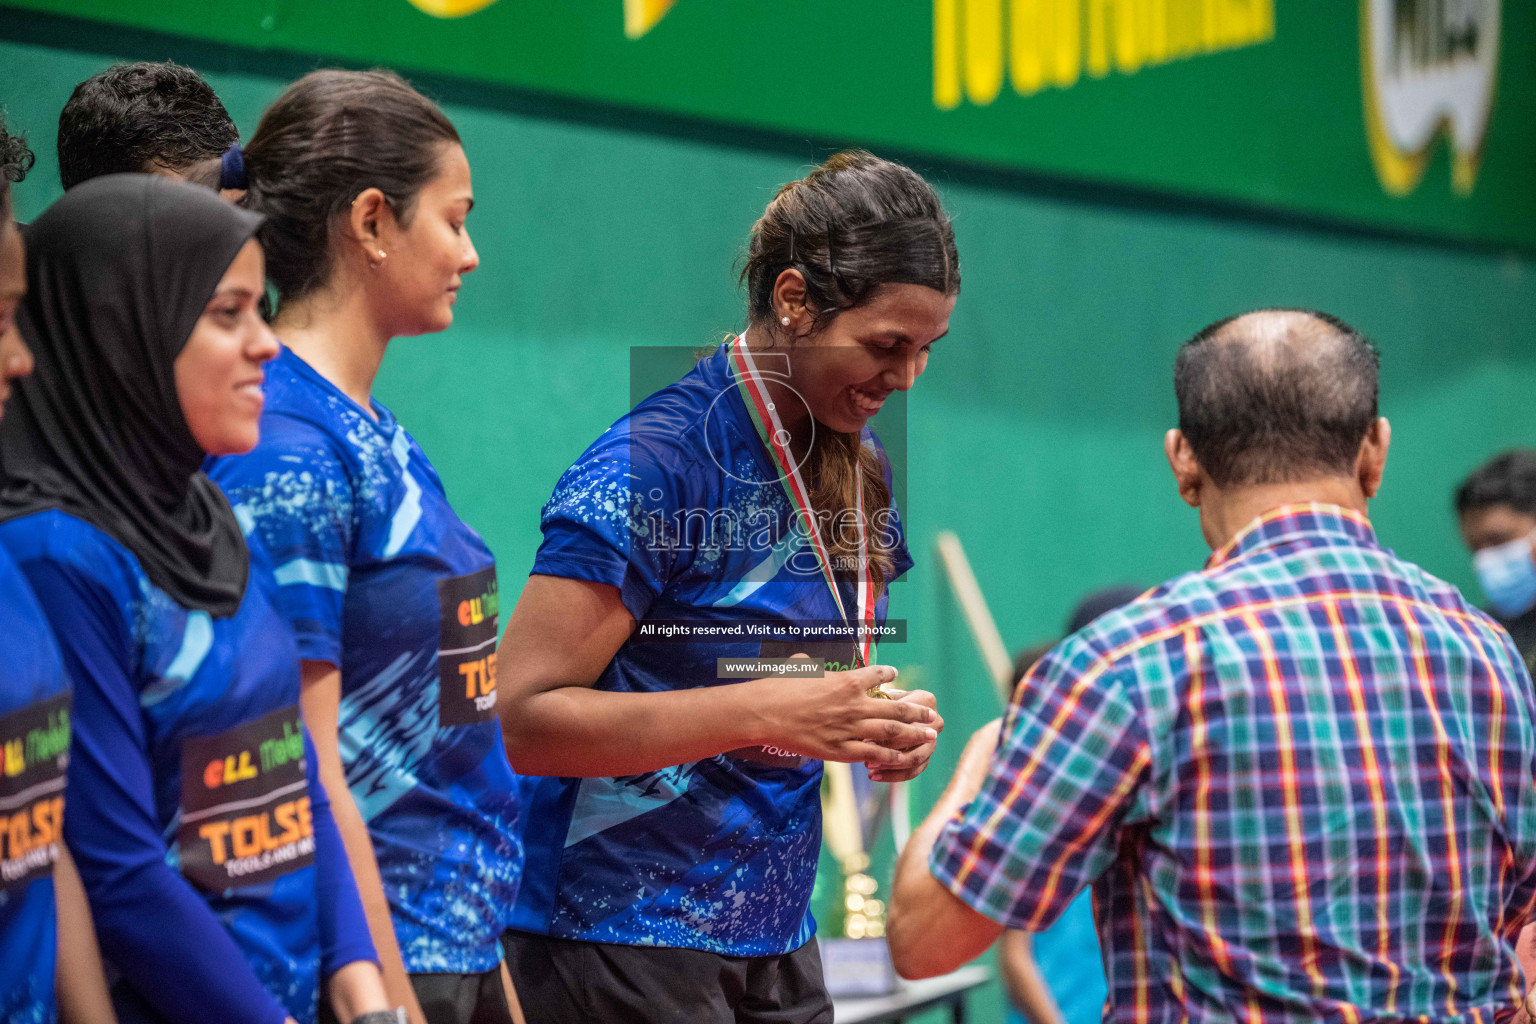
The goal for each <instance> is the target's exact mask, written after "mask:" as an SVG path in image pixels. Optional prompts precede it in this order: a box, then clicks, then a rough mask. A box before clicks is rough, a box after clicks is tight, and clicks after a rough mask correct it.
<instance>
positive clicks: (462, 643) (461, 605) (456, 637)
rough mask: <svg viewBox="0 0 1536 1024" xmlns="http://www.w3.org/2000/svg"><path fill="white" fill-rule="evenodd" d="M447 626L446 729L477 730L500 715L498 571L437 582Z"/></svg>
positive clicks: (442, 664) (442, 713)
mask: <svg viewBox="0 0 1536 1024" xmlns="http://www.w3.org/2000/svg"><path fill="white" fill-rule="evenodd" d="M437 599H438V603H439V604H440V605H441V607H442V616H443V620H442V621H443V625H442V633H441V639H440V640H439V642H438V649H437V674H438V691H439V692H438V711H439V720H440V722H441V723H442V724H443V725H474V724H475V723H476V722H485V721H488V720H490V718H491V717H492V716H494V715H495V714H496V615H497V612H498V611H499V610H500V605H499V601H498V598H497V593H496V567H495V566H494V565H491V566H487V567H486V568H484V569H481V570H480V571H479V572H475V573H470V574H469V575H468V576H454V577H452V578H450V579H445V580H438V581H437Z"/></svg>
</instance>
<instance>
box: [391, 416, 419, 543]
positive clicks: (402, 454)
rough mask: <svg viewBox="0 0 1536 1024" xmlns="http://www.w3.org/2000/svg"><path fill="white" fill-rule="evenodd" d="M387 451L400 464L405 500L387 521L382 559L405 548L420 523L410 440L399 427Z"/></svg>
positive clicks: (416, 484)
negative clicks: (387, 531)
mask: <svg viewBox="0 0 1536 1024" xmlns="http://www.w3.org/2000/svg"><path fill="white" fill-rule="evenodd" d="M389 450H390V451H391V452H393V453H394V456H395V461H396V462H398V463H400V479H401V481H402V482H403V483H404V484H405V498H404V499H402V500H401V502H400V507H399V508H397V509H395V514H394V516H393V518H391V519H390V521H389V543H388V544H387V545H385V547H384V557H385V558H393V557H395V556H396V555H398V554H399V553H400V549H401V548H403V547H405V542H406V540H407V539H409V537H410V536H411V531H412V530H414V529H416V524H417V523H418V522H420V521H421V485H420V484H418V483H417V482H416V480H415V478H414V477H412V476H411V439H410V436H409V435H408V434H406V432H405V428H404V427H401V426H396V427H395V436H394V437H393V438H392V439H391V440H390V442H389Z"/></svg>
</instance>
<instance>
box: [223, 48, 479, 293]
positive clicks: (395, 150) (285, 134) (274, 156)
mask: <svg viewBox="0 0 1536 1024" xmlns="http://www.w3.org/2000/svg"><path fill="white" fill-rule="evenodd" d="M458 142H459V133H458V131H457V130H455V128H454V127H453V122H451V121H449V120H448V118H447V117H446V116H445V115H444V114H443V112H442V111H441V110H439V109H438V108H437V105H436V104H435V103H433V102H432V101H431V100H429V99H427V98H426V97H425V96H423V95H421V93H419V92H417V91H416V90H415V89H413V88H411V86H410V85H409V84H408V83H407V82H406V81H405V80H404V79H403V78H401V77H400V76H399V75H396V74H395V73H394V72H392V71H334V70H327V71H312V72H310V73H309V74H307V75H305V76H304V77H303V78H301V79H299V80H298V81H297V82H294V83H293V84H292V85H291V86H289V87H288V89H287V90H286V91H285V92H284V93H283V94H282V95H281V96H279V97H278V98H277V99H276V100H275V101H274V102H273V104H272V105H271V106H270V107H268V108H267V111H266V113H264V114H262V115H261V123H260V124H258V125H257V126H256V134H255V135H253V136H251V141H250V143H249V144H248V145H247V146H246V147H245V171H246V177H247V180H248V182H249V188H248V190H247V191H246V197H245V203H246V205H248V206H250V207H252V208H253V209H256V210H259V211H261V212H262V213H264V214H266V216H267V220H266V223H265V224H263V225H262V227H261V232H260V235H259V237H260V238H261V244H262V246H263V247H264V248H265V249H266V253H267V276H268V277H269V278H270V279H271V281H272V284H273V285H274V287H276V289H277V294H278V298H279V301H281V302H289V301H292V300H294V299H297V298H299V297H301V296H303V295H306V294H308V293H309V292H311V291H313V290H314V289H316V288H318V287H320V286H321V285H322V284H324V283H325V281H326V278H327V277H328V276H329V274H330V269H331V255H332V254H331V232H332V231H333V230H334V229H335V227H336V226H337V225H338V224H339V223H340V222H341V219H342V218H343V216H344V215H345V214H346V213H347V211H348V210H349V209H350V207H351V205H352V202H353V200H355V199H356V198H357V196H358V195H359V194H360V193H362V192H363V191H365V190H367V189H370V188H377V189H378V190H379V191H381V192H383V193H384V197H385V199H386V200H387V201H388V202H389V205H390V206H391V207H392V208H393V209H394V211H395V216H397V217H398V218H400V222H401V224H402V225H407V226H408V225H409V224H410V221H411V216H412V214H413V213H414V211H415V201H416V197H417V195H418V194H419V193H420V192H421V189H422V187H423V186H425V185H426V184H427V183H428V182H430V181H431V180H432V179H433V178H435V177H436V176H437V175H438V174H439V173H440V169H441V163H442V149H443V146H444V145H446V144H449V143H454V144H457V143H458Z"/></svg>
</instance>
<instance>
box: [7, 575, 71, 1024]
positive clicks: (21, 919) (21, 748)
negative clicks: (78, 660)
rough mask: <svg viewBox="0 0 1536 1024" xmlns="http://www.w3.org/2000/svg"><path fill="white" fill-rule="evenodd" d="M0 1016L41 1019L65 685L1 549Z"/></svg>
mask: <svg viewBox="0 0 1536 1024" xmlns="http://www.w3.org/2000/svg"><path fill="white" fill-rule="evenodd" d="M0 623H4V624H5V626H4V629H5V640H4V649H5V654H4V657H0V757H3V758H4V760H3V762H0V964H4V965H5V970H4V971H3V972H0V1020H4V1021H9V1022H11V1024H46V1022H50V1021H53V1020H55V1019H56V1018H57V1007H56V1006H55V1004H54V996H53V965H54V949H55V945H56V938H57V927H56V920H55V915H54V902H53V899H54V897H53V871H52V869H53V863H54V861H55V860H56V859H57V858H58V850H59V843H60V841H61V840H62V826H63V822H62V820H60V818H59V814H60V813H61V811H62V807H63V799H64V767H65V765H66V764H67V763H68V760H69V686H68V684H67V683H66V681H65V677H64V667H63V665H62V664H60V662H59V652H58V649H57V648H56V647H55V646H54V643H53V633H52V632H51V631H50V630H49V628H48V622H47V620H46V619H44V618H43V613H42V610H41V609H40V608H38V606H37V601H36V599H35V598H33V596H32V591H31V588H29V587H28V586H27V582H26V580H25V579H23V577H22V575H21V572H20V570H18V569H17V568H16V563H15V562H13V561H11V558H10V556H9V555H8V554H6V552H5V549H4V548H0Z"/></svg>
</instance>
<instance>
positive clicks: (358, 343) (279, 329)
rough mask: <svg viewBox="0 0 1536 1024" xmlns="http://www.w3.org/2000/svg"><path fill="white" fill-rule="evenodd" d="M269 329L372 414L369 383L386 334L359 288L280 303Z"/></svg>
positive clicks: (381, 356) (325, 291)
mask: <svg viewBox="0 0 1536 1024" xmlns="http://www.w3.org/2000/svg"><path fill="white" fill-rule="evenodd" d="M272 329H273V331H274V332H276V334H277V336H278V337H279V338H280V339H282V342H283V344H284V345H286V346H288V347H289V348H291V349H293V351H294V352H295V353H296V354H297V355H298V356H299V358H300V359H303V360H304V361H305V362H306V363H308V364H309V365H310V366H312V367H314V369H315V372H316V373H318V374H320V376H322V377H324V378H325V379H326V380H328V381H330V382H331V383H332V384H334V385H336V387H337V388H338V389H340V390H341V392H342V393H343V394H345V395H346V396H347V397H348V398H350V399H352V400H353V401H354V402H356V403H357V404H358V405H360V406H362V408H363V409H364V411H366V412H367V413H368V415H370V416H373V417H374V418H375V419H377V418H378V417H377V416H375V414H374V412H373V405H372V399H373V381H374V378H375V377H377V376H378V375H379V364H380V363H382V362H383V361H384V350H385V349H386V348H388V347H389V338H390V335H389V331H388V330H387V329H385V328H384V327H383V326H382V325H380V324H379V323H378V322H377V320H376V319H375V317H374V316H373V315H372V310H371V309H370V308H369V303H368V301H367V296H366V294H365V292H364V291H363V290H362V289H359V288H353V289H348V291H347V292H346V294H344V295H338V294H336V293H335V292H332V291H330V290H328V289H321V290H319V291H316V292H312V293H310V294H309V295H306V296H305V297H304V298H302V299H299V300H298V301H296V302H292V303H285V304H284V306H283V308H282V309H281V310H280V311H279V312H278V314H277V319H276V320H274V321H273V323H272Z"/></svg>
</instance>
